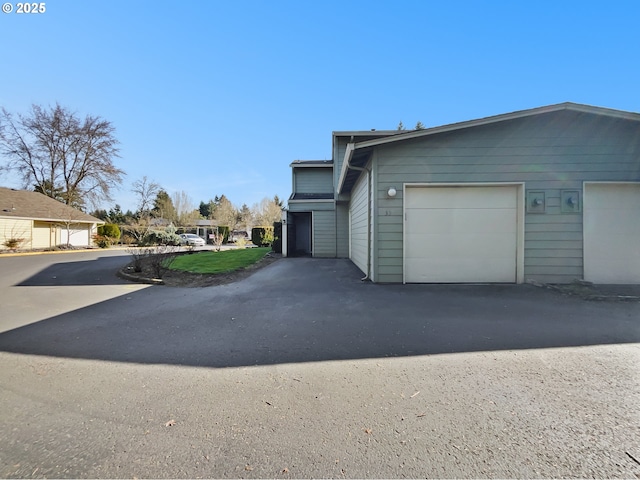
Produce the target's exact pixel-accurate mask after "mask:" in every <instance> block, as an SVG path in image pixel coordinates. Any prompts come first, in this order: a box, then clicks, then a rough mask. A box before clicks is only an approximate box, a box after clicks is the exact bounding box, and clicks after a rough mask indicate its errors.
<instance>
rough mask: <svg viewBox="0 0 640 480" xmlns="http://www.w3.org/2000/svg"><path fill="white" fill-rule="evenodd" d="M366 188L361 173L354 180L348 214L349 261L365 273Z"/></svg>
mask: <svg viewBox="0 0 640 480" xmlns="http://www.w3.org/2000/svg"><path fill="white" fill-rule="evenodd" d="M367 192H368V188H367V176H366V175H362V176H361V177H360V178H359V179H358V181H357V182H356V184H355V186H354V188H353V191H352V193H351V197H352V200H351V209H350V212H349V215H350V235H349V239H350V242H351V248H350V258H351V261H352V262H353V263H354V264H355V265H356V266H357V267H358V268H359V269H360V270H362V272H363V273H365V274H366V273H367V254H368V245H367V239H368V235H367V228H368V223H369V222H368V214H367V211H368V205H367V202H368V193H367Z"/></svg>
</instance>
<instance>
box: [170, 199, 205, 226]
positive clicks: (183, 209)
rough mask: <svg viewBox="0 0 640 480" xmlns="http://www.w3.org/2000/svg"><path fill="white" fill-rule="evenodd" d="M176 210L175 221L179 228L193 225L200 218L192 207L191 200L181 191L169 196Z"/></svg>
mask: <svg viewBox="0 0 640 480" xmlns="http://www.w3.org/2000/svg"><path fill="white" fill-rule="evenodd" d="M171 199H172V200H173V206H174V207H175V209H176V217H177V218H176V220H177V224H178V225H180V226H188V225H193V224H194V223H195V222H196V220H198V218H199V217H200V212H199V211H198V209H196V208H195V207H194V205H193V200H192V199H191V197H190V196H189V194H188V193H187V192H185V191H184V190H181V191H179V192H174V194H173V195H172V196H171Z"/></svg>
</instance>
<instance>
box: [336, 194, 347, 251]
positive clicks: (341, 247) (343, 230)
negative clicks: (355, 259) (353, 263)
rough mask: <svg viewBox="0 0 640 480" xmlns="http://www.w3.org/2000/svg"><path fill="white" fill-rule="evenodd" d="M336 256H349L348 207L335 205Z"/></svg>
mask: <svg viewBox="0 0 640 480" xmlns="http://www.w3.org/2000/svg"><path fill="white" fill-rule="evenodd" d="M336 257H338V258H349V209H348V208H347V206H346V205H342V204H340V205H336Z"/></svg>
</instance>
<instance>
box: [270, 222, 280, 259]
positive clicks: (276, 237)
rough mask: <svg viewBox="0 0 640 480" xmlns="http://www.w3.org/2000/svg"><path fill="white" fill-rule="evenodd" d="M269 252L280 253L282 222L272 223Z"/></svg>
mask: <svg viewBox="0 0 640 480" xmlns="http://www.w3.org/2000/svg"><path fill="white" fill-rule="evenodd" d="M271 250H273V251H274V252H275V253H282V222H274V223H273V244H272V245H271Z"/></svg>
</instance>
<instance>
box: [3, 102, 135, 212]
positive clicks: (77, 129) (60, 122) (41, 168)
mask: <svg viewBox="0 0 640 480" xmlns="http://www.w3.org/2000/svg"><path fill="white" fill-rule="evenodd" d="M114 132H115V129H114V127H113V125H112V124H111V123H110V122H108V121H106V120H104V119H102V118H100V117H94V116H91V115H87V116H86V117H85V118H84V119H80V118H79V117H78V116H77V115H76V114H75V113H74V112H71V111H70V110H68V109H66V108H63V107H61V106H60V105H58V104H56V106H55V107H54V108H49V109H47V108H43V107H41V106H39V105H32V106H31V110H30V112H29V113H28V114H27V115H24V116H23V115H18V116H17V118H14V116H13V115H12V114H11V113H9V112H8V111H7V110H6V109H4V108H3V109H2V110H1V111H0V153H2V155H3V156H4V157H5V159H6V162H5V164H4V168H5V169H7V170H11V171H15V172H17V173H18V174H19V175H20V176H21V177H22V180H23V182H24V186H25V188H26V187H27V186H30V185H34V184H35V185H36V186H37V187H39V189H40V191H42V192H43V193H45V194H47V192H53V191H56V190H57V191H59V192H61V197H62V200H63V201H64V203H66V204H67V205H78V206H79V205H83V204H85V203H86V201H89V202H90V203H93V204H95V203H97V202H98V201H100V200H110V199H111V196H110V192H111V190H112V189H113V188H114V187H116V186H117V185H119V184H120V183H122V178H123V176H124V174H125V173H124V171H123V170H121V169H119V168H117V167H116V166H115V165H114V163H113V159H114V158H116V157H118V143H119V142H118V140H117V139H116V138H115V136H114Z"/></svg>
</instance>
